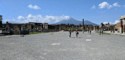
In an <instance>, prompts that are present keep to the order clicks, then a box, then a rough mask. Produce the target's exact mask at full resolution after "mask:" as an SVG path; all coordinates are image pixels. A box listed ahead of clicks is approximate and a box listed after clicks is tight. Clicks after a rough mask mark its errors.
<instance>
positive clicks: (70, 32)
mask: <svg viewBox="0 0 125 60" xmlns="http://www.w3.org/2000/svg"><path fill="white" fill-rule="evenodd" d="M71 34H72V31H71V29H70V30H69V37H71Z"/></svg>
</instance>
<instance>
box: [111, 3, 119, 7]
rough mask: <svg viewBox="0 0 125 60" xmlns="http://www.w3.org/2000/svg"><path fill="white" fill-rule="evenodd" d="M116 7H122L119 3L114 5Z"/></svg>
mask: <svg viewBox="0 0 125 60" xmlns="http://www.w3.org/2000/svg"><path fill="white" fill-rule="evenodd" d="M113 6H114V7H121V5H120V4H119V3H113Z"/></svg>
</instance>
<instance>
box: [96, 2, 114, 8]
mask: <svg viewBox="0 0 125 60" xmlns="http://www.w3.org/2000/svg"><path fill="white" fill-rule="evenodd" d="M98 6H99V8H101V9H103V8H108V9H110V8H111V7H112V5H110V4H109V3H108V2H102V3H100V4H99V5H98Z"/></svg>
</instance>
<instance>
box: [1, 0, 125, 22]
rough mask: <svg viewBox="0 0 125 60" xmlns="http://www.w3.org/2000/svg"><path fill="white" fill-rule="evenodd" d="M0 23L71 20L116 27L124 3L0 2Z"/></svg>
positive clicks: (64, 0)
mask: <svg viewBox="0 0 125 60" xmlns="http://www.w3.org/2000/svg"><path fill="white" fill-rule="evenodd" d="M0 15H2V16H3V23H4V22H6V21H9V22H15V23H25V22H43V23H45V22H47V23H56V22H59V21H61V20H66V19H67V20H68V19H70V18H74V19H76V20H82V19H85V20H89V21H91V22H94V23H97V24H100V23H101V22H110V23H116V22H118V20H119V19H120V16H123V15H125V0H0Z"/></svg>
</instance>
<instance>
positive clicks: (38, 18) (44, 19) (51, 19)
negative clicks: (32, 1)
mask: <svg viewBox="0 0 125 60" xmlns="http://www.w3.org/2000/svg"><path fill="white" fill-rule="evenodd" d="M70 18H71V17H70V16H48V15H46V16H42V15H32V14H28V15H27V16H18V17H17V18H16V19H6V20H4V22H6V21H9V22H11V23H28V22H39V23H57V22H59V21H62V20H68V19H70Z"/></svg>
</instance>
